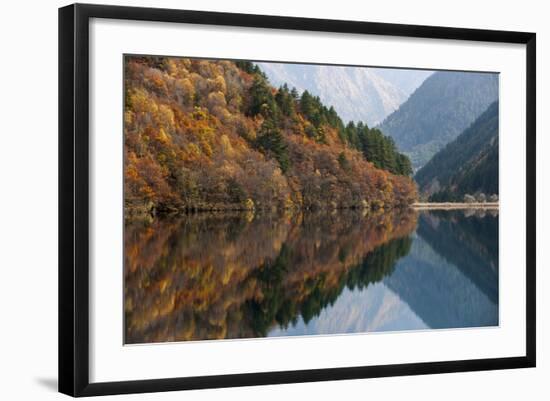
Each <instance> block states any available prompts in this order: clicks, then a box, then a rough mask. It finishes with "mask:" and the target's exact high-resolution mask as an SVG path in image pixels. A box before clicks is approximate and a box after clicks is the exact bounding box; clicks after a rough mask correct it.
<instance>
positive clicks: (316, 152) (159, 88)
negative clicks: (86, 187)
mask: <svg viewBox="0 0 550 401" xmlns="http://www.w3.org/2000/svg"><path fill="white" fill-rule="evenodd" d="M124 119H125V121H124V129H125V144H124V158H125V213H126V216H127V217H131V216H135V215H140V214H152V215H160V214H165V213H174V212H186V211H201V210H202V211H206V210H210V211H212V210H275V209H292V208H294V209H304V210H312V209H339V208H366V209H373V210H376V209H392V208H399V207H404V206H407V205H409V204H410V203H412V202H413V201H414V200H415V199H416V197H417V194H416V186H415V184H414V182H413V180H412V179H411V178H410V175H411V173H412V169H411V164H410V161H409V159H408V158H407V157H406V156H404V155H403V154H401V153H399V152H398V151H397V149H396V146H395V144H394V142H393V140H392V139H391V138H390V137H387V136H385V135H384V134H383V133H382V132H380V131H379V130H378V129H376V128H369V127H368V126H367V125H366V124H365V123H363V122H349V123H347V124H345V123H344V122H343V121H342V119H341V118H340V117H339V116H338V114H337V112H336V111H335V109H334V108H333V107H327V106H326V105H324V104H323V103H322V102H321V101H320V99H319V97H317V96H315V95H314V94H311V93H309V92H308V91H307V90H306V91H304V92H302V93H299V92H298V91H297V90H296V89H294V88H289V87H288V86H287V85H282V86H280V87H279V88H275V87H273V86H271V85H270V83H269V80H268V79H267V77H266V75H265V74H264V73H263V72H262V71H261V70H260V69H259V68H258V66H257V65H254V64H253V63H251V62H233V61H208V60H200V59H186V58H162V57H133V56H131V57H130V56H128V57H126V63H125V112H124Z"/></svg>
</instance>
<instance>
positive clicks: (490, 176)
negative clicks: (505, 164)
mask: <svg viewBox="0 0 550 401" xmlns="http://www.w3.org/2000/svg"><path fill="white" fill-rule="evenodd" d="M498 121H499V115H498V102H495V103H493V104H491V105H490V106H489V108H488V109H487V110H486V111H485V112H484V113H483V114H482V115H481V116H480V117H479V118H478V119H477V120H476V121H475V122H474V123H473V124H472V125H471V126H470V127H468V128H467V129H466V130H465V131H464V132H463V133H462V134H460V135H459V136H458V137H457V138H456V139H455V140H454V141H452V142H451V143H449V144H448V145H447V146H446V147H445V148H443V149H442V150H441V151H439V152H438V153H437V154H436V155H435V156H434V157H433V158H432V159H431V160H430V161H429V162H428V164H426V165H425V166H424V167H422V168H421V169H420V170H419V171H418V172H417V173H416V176H415V179H416V181H417V183H418V186H419V188H420V190H421V191H422V192H423V193H424V194H426V195H428V196H430V199H431V200H433V201H460V200H462V199H463V197H464V195H465V194H476V193H484V194H498V159H499V157H498V129H499V122H498Z"/></svg>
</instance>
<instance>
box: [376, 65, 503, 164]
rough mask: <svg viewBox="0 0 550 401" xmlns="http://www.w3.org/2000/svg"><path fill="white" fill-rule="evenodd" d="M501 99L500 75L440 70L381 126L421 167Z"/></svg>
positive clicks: (413, 161)
mask: <svg viewBox="0 0 550 401" xmlns="http://www.w3.org/2000/svg"><path fill="white" fill-rule="evenodd" d="M496 100H498V75H497V74H492V73H477V72H456V71H437V72H435V73H434V74H433V75H431V76H430V77H428V78H427V79H426V80H425V81H424V82H423V83H422V85H420V86H419V87H418V88H417V89H416V90H415V91H414V92H413V93H412V94H411V96H410V97H409V98H408V99H407V101H405V102H404V103H403V104H402V105H401V106H400V107H399V108H398V109H397V110H396V111H394V112H393V113H392V114H390V115H389V116H388V117H386V119H385V120H384V121H383V122H382V123H381V124H380V125H379V126H378V128H380V130H381V131H382V132H384V133H385V134H386V135H390V136H391V137H392V138H393V139H394V140H395V143H396V144H397V146H398V148H399V150H400V151H402V152H404V153H405V154H407V155H408V156H409V157H410V158H411V161H412V164H413V167H414V168H415V169H418V168H420V167H422V166H423V165H424V164H426V163H427V162H428V161H429V160H430V158H431V157H432V156H433V155H435V154H436V153H437V152H438V151H439V150H440V149H442V148H443V147H444V146H445V145H446V144H447V143H449V142H450V141H452V140H453V139H455V138H456V137H457V136H458V135H459V134H460V133H461V132H463V131H464V129H466V128H467V127H468V126H469V125H470V124H471V123H473V122H474V121H475V119H476V118H477V117H479V116H480V115H481V113H483V112H484V111H485V110H486V109H487V107H488V106H489V105H490V104H491V103H492V102H494V101H496Z"/></svg>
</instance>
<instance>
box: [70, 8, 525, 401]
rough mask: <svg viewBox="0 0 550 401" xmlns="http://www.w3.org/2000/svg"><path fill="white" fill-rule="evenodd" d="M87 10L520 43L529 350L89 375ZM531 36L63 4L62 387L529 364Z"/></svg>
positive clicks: (99, 391) (105, 390) (114, 15)
mask: <svg viewBox="0 0 550 401" xmlns="http://www.w3.org/2000/svg"><path fill="white" fill-rule="evenodd" d="M91 18H107V19H119V20H139V21H160V22H175V23H191V24H205V25H218V26H239V27H251V28H273V29H285V30H303V31H322V32H337V33H353V34H369V35H385V36H401V37H415V38H437V39H451V40H468V41H484V42H499V43H516V44H524V45H526V54H527V57H526V68H527V70H526V71H527V82H526V87H527V91H526V94H525V95H526V105H527V110H526V113H527V114H526V117H527V118H526V120H527V125H526V133H527V137H526V139H525V140H526V144H527V166H526V167H527V193H526V197H527V198H526V200H527V215H526V216H527V221H526V229H527V244H526V246H527V248H526V250H527V259H526V267H527V268H526V301H527V302H526V308H527V309H526V317H527V324H526V327H525V332H526V354H525V355H524V356H520V357H507V358H495V359H475V360H456V361H445V362H428V363H407V364H397V365H382V366H356V367H346V368H331V369H313V370H297V371H283V372H262V373H246V374H230V375H218V376H195V377H181V378H165V379H154V380H133V381H121V382H102V383H90V381H89V335H88V329H89V312H88V311H89V306H90V305H89V289H88V285H89V266H88V260H89V259H88V256H89V231H88V229H89V222H88V218H89V194H90V188H89V180H88V173H89V164H88V163H89V145H88V143H89V142H88V140H89V132H88V124H89V116H88V110H89V104H88V96H89V75H88V72H89V71H88V61H89V31H88V28H89V21H90V19H91ZM535 102H536V35H535V33H527V32H509V31H494V30H479V29H463V28H448V27H436V26H417V25H401V24H386V23H372V22H358V21H338V20H326V19H310V18H295V17H281V16H266V15H245V14H232V13H219V12H202V11H184V10H172V9H156V8H138V7H120V6H105V5H87V4H74V5H69V6H66V7H63V8H60V9H59V391H60V392H62V393H65V394H68V395H71V396H95V395H107V394H124V393H141V392H157V391H172V390H188V389H204V388H218V387H234V386H253V385H265V384H281V383H294V382H315V381H324V380H345V379H360V378H373V377H383V376H400V375H420V374H433V373H449V372H464V371H480V370H493V369H513V368H526V367H534V366H535V363H536V357H535V355H536V337H535V335H536V334H535V331H536V330H535V328H536V316H535V313H536V309H535V308H536V305H535V299H536V293H535V290H536V288H535V280H536V271H535V270H536V261H535V243H536V242H535V236H536V229H535V224H536V215H535V213H536V205H535V191H536V189H535V163H536V162H535V127H536V126H535V121H536V103H535Z"/></svg>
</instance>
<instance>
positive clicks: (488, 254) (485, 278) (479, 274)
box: [418, 211, 498, 303]
mask: <svg viewBox="0 0 550 401" xmlns="http://www.w3.org/2000/svg"><path fill="white" fill-rule="evenodd" d="M461 214H462V212H459V211H455V212H444V213H441V212H437V211H436V212H432V213H431V214H429V215H421V216H420V221H419V224H418V233H419V234H420V236H421V237H422V238H424V240H426V242H427V243H428V244H429V245H430V246H431V247H432V248H433V249H434V250H435V251H436V252H437V253H439V254H440V255H442V256H443V257H444V258H445V259H446V260H447V261H448V262H449V263H452V264H453V265H455V266H456V267H458V269H459V270H460V271H462V273H463V274H464V275H465V276H466V277H468V278H469V279H470V280H471V281H472V282H473V283H474V284H475V285H476V286H477V287H478V288H479V289H480V290H481V291H482V292H483V293H484V294H485V295H487V296H488V297H489V299H490V300H491V301H492V302H495V303H497V302H498V216H493V215H490V214H484V215H483V216H482V217H480V216H478V215H473V216H469V217H464V216H462V215H461ZM457 244H459V245H458V246H457Z"/></svg>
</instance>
